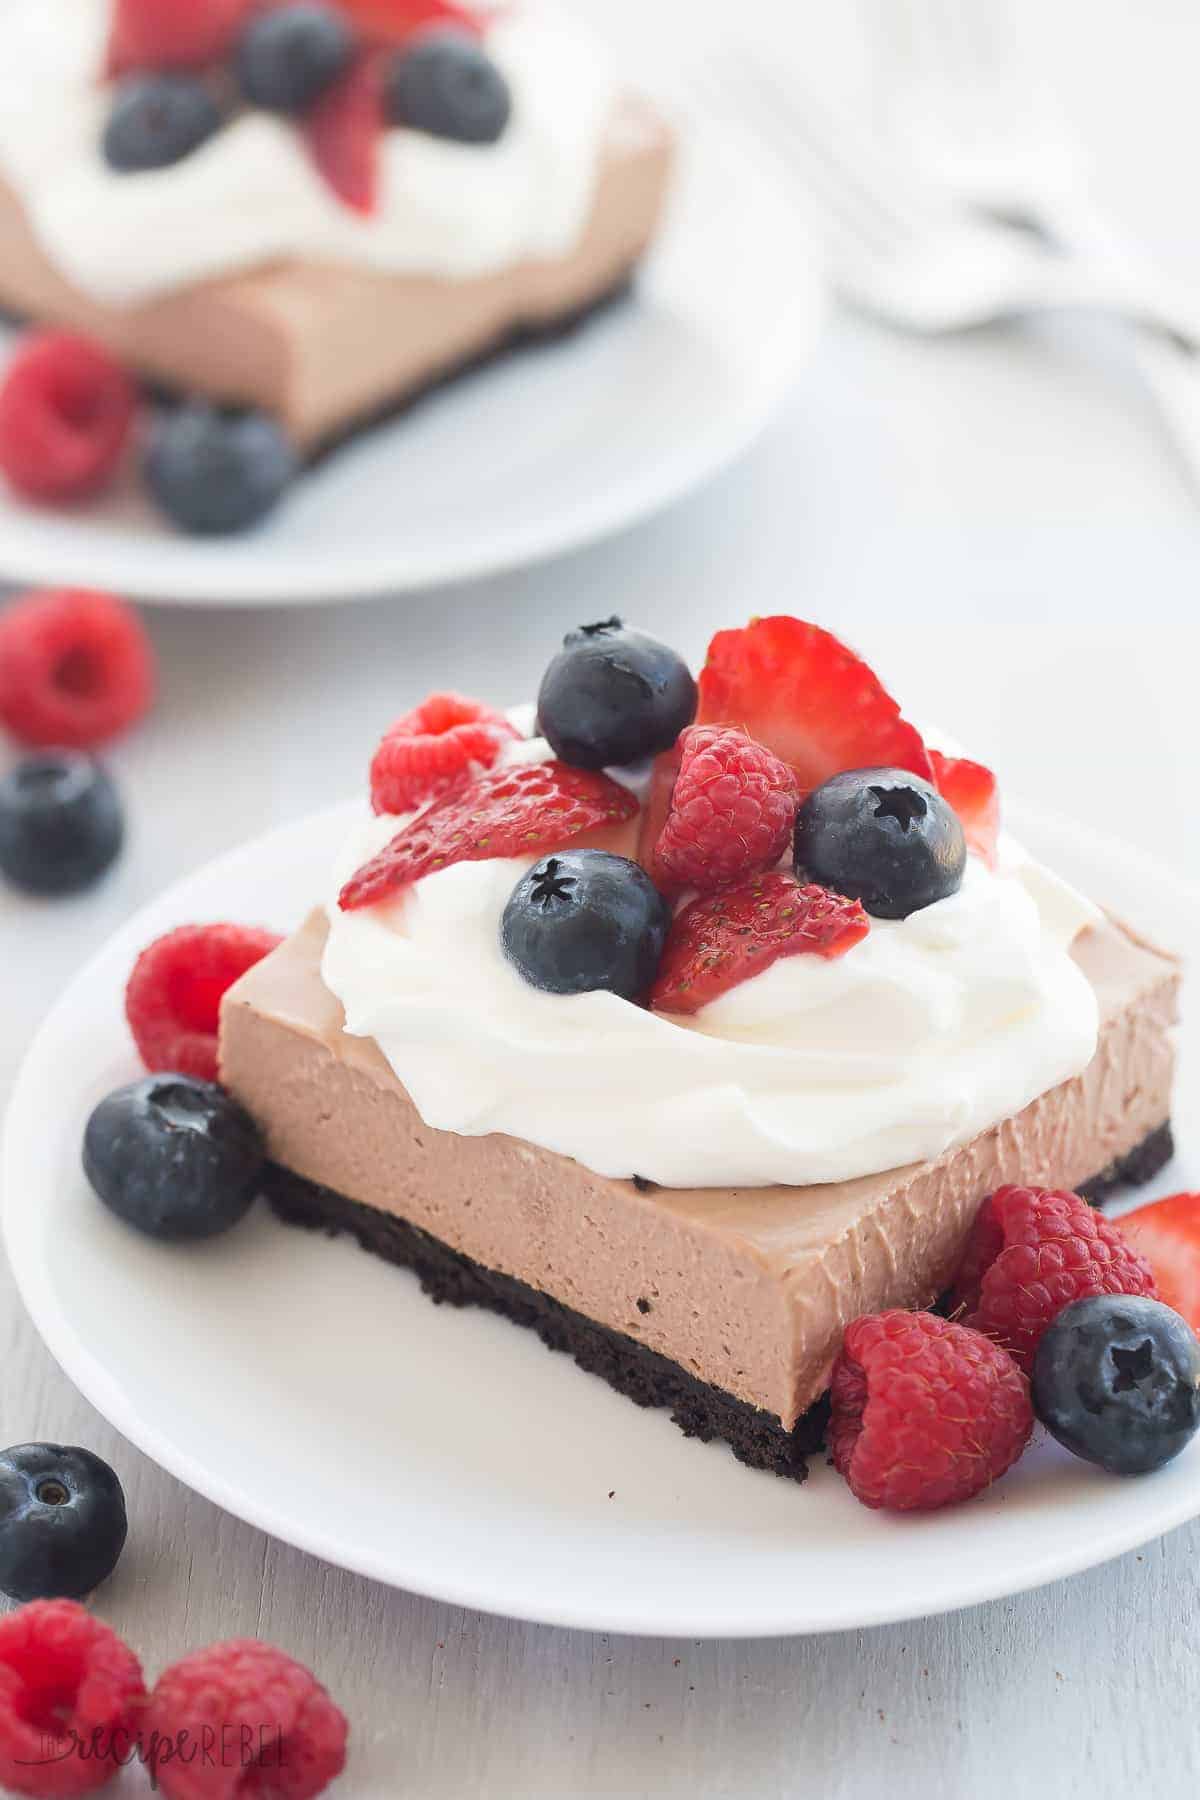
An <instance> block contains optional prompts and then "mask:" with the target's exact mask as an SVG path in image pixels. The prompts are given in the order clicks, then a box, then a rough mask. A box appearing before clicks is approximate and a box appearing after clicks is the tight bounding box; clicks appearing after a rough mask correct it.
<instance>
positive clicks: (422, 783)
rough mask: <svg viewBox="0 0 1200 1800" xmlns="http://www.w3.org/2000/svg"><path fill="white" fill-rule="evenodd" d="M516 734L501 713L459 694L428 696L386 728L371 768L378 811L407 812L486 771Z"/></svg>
mask: <svg viewBox="0 0 1200 1800" xmlns="http://www.w3.org/2000/svg"><path fill="white" fill-rule="evenodd" d="M519 736H520V733H519V732H518V731H517V729H516V727H515V726H513V725H510V724H509V722H508V720H507V719H506V718H505V717H504V715H503V713H498V712H493V711H492V709H491V707H490V706H485V705H484V704H483V702H482V701H481V700H465V699H464V698H463V697H462V695H461V694H430V696H429V698H428V699H427V700H423V701H422V702H421V704H420V706H418V707H416V708H415V709H414V710H413V711H412V712H410V713H405V715H404V717H403V718H402V719H397V720H396V723H395V724H394V725H393V726H391V727H390V729H389V730H388V732H387V734H386V735H385V737H384V740H383V742H382V744H380V746H379V748H378V750H377V751H376V752H375V758H374V761H373V762H372V764H371V804H372V805H373V806H374V808H375V811H376V812H377V813H407V812H412V811H413V810H414V808H416V807H418V806H424V805H425V803H426V802H427V801H429V800H436V799H437V798H438V797H439V796H440V795H442V794H445V793H448V792H449V791H450V789H451V788H454V787H457V786H459V785H460V784H461V783H462V782H463V781H464V780H467V779H469V777H470V776H471V775H472V774H478V773H479V772H480V771H481V770H483V769H490V768H491V767H492V764H493V763H494V762H495V760H496V758H497V756H499V754H500V751H501V749H502V748H503V746H504V745H505V744H506V743H509V742H511V741H512V740H513V739H514V738H517V737H519Z"/></svg>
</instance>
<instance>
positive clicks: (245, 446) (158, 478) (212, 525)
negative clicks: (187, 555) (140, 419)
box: [144, 401, 297, 537]
mask: <svg viewBox="0 0 1200 1800" xmlns="http://www.w3.org/2000/svg"><path fill="white" fill-rule="evenodd" d="M296 470H297V457H296V452H295V451H294V450H293V448H292V446H291V444H289V442H288V440H287V438H286V437H285V436H284V433H283V430H282V428H281V427H280V426H279V425H278V424H276V422H275V420H274V419H272V418H269V417H268V416H267V415H266V413H257V412H226V411H223V410H221V409H220V408H218V407H214V406H210V405H208V404H207V403H206V402H203V401H197V402H195V403H192V404H189V405H187V406H180V407H177V408H175V409H174V410H173V411H170V412H167V413H165V414H163V415H162V416H161V417H160V418H159V419H158V421H157V423H156V424H155V427H154V430H153V432H152V434H151V438H150V444H149V448H148V449H147V451H146V460H145V465H144V473H145V477H146V484H147V486H148V487H149V489H150V492H151V493H152V494H153V496H154V498H155V499H156V500H157V501H158V504H159V505H160V506H161V507H162V509H163V511H164V512H165V513H166V514H167V515H168V516H169V517H170V518H171V519H173V520H174V522H175V524H176V525H178V526H179V527H180V528H181V529H182V530H183V531H188V532H191V533H192V534H193V535H195V536H197V537H222V536H227V535H229V534H230V533H232V532H236V531H245V530H247V529H248V528H249V527H250V526H251V525H256V524H257V523H258V521H259V520H260V519H263V518H265V517H266V515H267V514H268V513H269V512H270V511H271V509H272V508H273V507H274V506H276V505H278V503H279V501H280V500H281V499H282V498H283V495H284V493H285V492H286V490H287V488H288V487H289V486H290V484H291V482H292V480H293V479H294V477H295V474H296Z"/></svg>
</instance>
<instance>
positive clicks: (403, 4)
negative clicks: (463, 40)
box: [341, 0, 483, 44]
mask: <svg viewBox="0 0 1200 1800" xmlns="http://www.w3.org/2000/svg"><path fill="white" fill-rule="evenodd" d="M341 4H342V7H343V9H344V10H345V11H346V12H348V13H349V14H350V15H351V17H352V18H353V19H355V20H356V21H357V23H358V26H359V29H360V30H361V31H363V32H364V33H365V34H366V35H367V36H368V37H370V38H373V39H374V40H375V41H376V42H377V43H384V44H398V43H401V42H402V41H403V40H404V39H405V38H406V37H411V36H412V34H413V32H414V31H423V30H424V29H425V27H426V26H427V25H446V26H450V25H452V26H454V27H455V28H456V29H458V30H460V31H473V32H476V33H478V34H480V35H482V32H483V20H482V19H481V18H480V17H479V15H478V14H476V13H474V12H472V11H471V9H470V8H469V7H466V6H456V5H454V3H453V0H341Z"/></svg>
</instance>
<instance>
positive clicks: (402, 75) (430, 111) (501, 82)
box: [384, 28, 512, 144]
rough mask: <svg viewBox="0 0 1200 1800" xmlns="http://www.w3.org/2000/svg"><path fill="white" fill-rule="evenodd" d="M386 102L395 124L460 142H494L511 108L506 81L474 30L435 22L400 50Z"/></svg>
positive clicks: (392, 67) (387, 86)
mask: <svg viewBox="0 0 1200 1800" xmlns="http://www.w3.org/2000/svg"><path fill="white" fill-rule="evenodd" d="M384 92H385V99H384V106H385V110H386V113H387V117H388V119H389V121H390V123H391V124H393V125H404V126H407V127H408V129H409V130H410V131H425V132H428V133H429V134H430V135H431V136H432V137H439V138H450V139H451V140H452V141H453V142H455V143H459V144H494V143H496V142H497V141H498V140H499V139H500V138H501V137H502V136H503V135H504V130H505V127H506V126H507V124H508V121H509V118H510V116H511V114H512V95H511V93H510V92H509V86H508V82H507V81H506V80H505V78H504V76H503V74H502V73H501V71H500V70H499V69H498V68H497V67H496V64H495V63H494V62H493V61H492V59H491V57H490V56H489V55H488V53H487V51H486V50H485V49H484V48H483V46H482V44H480V43H479V41H478V39H477V37H476V36H475V34H474V33H472V32H468V31H461V30H453V29H441V30H438V29H436V28H431V29H429V30H427V31H423V32H421V33H420V34H419V35H418V36H417V37H415V38H414V39H413V41H412V42H411V43H410V44H409V45H408V46H407V47H406V48H404V49H403V50H399V51H397V52H396V54H395V56H394V57H393V58H392V62H391V65H390V67H389V68H388V71H387V76H386V81H385V90H384Z"/></svg>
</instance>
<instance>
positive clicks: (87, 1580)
mask: <svg viewBox="0 0 1200 1800" xmlns="http://www.w3.org/2000/svg"><path fill="white" fill-rule="evenodd" d="M125 1532H126V1518H125V1495H124V1493H123V1492H122V1490H121V1483H120V1482H119V1481H118V1480H117V1477H116V1475H115V1474H114V1472H113V1470H112V1469H110V1468H109V1466H108V1464H107V1463H106V1462H102V1461H101V1459H100V1458H99V1457H98V1456H94V1455H93V1454H92V1452H91V1451H90V1450H81V1449H80V1448H79V1447H78V1446H75V1445H67V1444H15V1445H14V1446H13V1447H12V1449H10V1450H0V1593H5V1594H8V1595H9V1597H10V1598H11V1599H13V1600H51V1599H67V1600H81V1599H82V1598H83V1596H84V1595H85V1594H90V1593H91V1592H92V1589H93V1588H97V1587H99V1585H100V1583H101V1582H102V1581H104V1580H105V1579H106V1578H107V1577H108V1576H109V1575H111V1574H112V1572H113V1570H114V1569H115V1568H116V1566H117V1559H118V1557H119V1556H120V1554H121V1551H122V1550H123V1549H124V1547H125Z"/></svg>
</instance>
